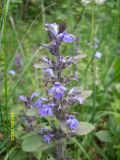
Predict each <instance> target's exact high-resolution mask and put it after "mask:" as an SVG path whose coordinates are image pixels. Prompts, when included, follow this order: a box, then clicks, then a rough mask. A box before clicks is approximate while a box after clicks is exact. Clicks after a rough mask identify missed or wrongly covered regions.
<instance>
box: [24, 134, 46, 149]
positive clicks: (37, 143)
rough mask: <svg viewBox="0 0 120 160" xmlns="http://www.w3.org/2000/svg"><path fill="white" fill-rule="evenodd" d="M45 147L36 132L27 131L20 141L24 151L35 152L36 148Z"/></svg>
mask: <svg viewBox="0 0 120 160" xmlns="http://www.w3.org/2000/svg"><path fill="white" fill-rule="evenodd" d="M44 147H46V144H45V143H43V142H42V140H41V138H40V136H39V135H37V133H35V132H33V133H29V135H28V136H27V135H25V136H24V138H23V142H22V150H23V151H25V152H35V151H36V150H38V149H39V150H41V149H44Z"/></svg>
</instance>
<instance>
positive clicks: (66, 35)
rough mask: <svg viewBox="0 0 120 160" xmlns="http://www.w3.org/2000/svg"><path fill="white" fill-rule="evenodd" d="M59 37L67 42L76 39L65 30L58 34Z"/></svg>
mask: <svg viewBox="0 0 120 160" xmlns="http://www.w3.org/2000/svg"><path fill="white" fill-rule="evenodd" d="M59 38H60V39H61V40H62V41H63V42H67V43H72V42H74V41H75V40H76V38H75V36H73V35H72V34H69V33H67V32H66V31H65V32H63V33H60V34H59Z"/></svg>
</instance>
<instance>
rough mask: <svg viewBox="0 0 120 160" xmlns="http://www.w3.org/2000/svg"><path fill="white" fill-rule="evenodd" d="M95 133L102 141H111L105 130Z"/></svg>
mask: <svg viewBox="0 0 120 160" xmlns="http://www.w3.org/2000/svg"><path fill="white" fill-rule="evenodd" d="M95 135H96V137H97V138H98V139H99V140H100V141H102V142H112V137H111V135H110V133H109V132H108V131H107V130H101V131H99V132H96V133H95Z"/></svg>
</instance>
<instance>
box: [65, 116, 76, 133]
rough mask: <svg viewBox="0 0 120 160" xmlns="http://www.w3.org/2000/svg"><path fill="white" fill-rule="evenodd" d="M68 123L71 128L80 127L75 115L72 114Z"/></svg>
mask: <svg viewBox="0 0 120 160" xmlns="http://www.w3.org/2000/svg"><path fill="white" fill-rule="evenodd" d="M66 124H67V125H68V127H69V128H70V129H71V130H76V129H77V128H78V125H79V122H78V121H77V119H76V118H75V116H73V115H70V116H69V117H68V119H67V120H66Z"/></svg>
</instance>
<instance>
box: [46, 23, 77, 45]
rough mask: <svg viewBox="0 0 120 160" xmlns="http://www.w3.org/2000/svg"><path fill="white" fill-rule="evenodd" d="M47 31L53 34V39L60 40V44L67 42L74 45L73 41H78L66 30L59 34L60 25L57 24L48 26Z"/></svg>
mask: <svg viewBox="0 0 120 160" xmlns="http://www.w3.org/2000/svg"><path fill="white" fill-rule="evenodd" d="M45 26H46V30H47V31H48V32H50V33H51V36H52V38H51V39H54V37H55V38H56V39H58V41H60V42H67V43H72V42H73V41H75V40H76V38H75V36H73V35H72V34H69V33H67V32H66V31H65V30H64V31H62V32H60V33H59V29H60V28H59V27H60V26H59V25H57V24H56V23H53V24H46V25H45Z"/></svg>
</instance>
